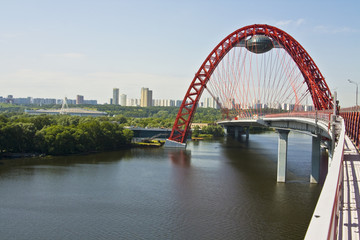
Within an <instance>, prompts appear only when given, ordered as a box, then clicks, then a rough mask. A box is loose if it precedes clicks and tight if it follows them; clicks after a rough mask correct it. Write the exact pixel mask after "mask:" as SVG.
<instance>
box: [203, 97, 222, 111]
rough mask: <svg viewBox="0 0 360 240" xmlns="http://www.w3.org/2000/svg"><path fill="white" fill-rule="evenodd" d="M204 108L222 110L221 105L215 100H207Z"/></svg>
mask: <svg viewBox="0 0 360 240" xmlns="http://www.w3.org/2000/svg"><path fill="white" fill-rule="evenodd" d="M218 101H219V98H218ZM202 107H204V108H216V109H219V108H220V106H219V104H218V103H217V101H216V100H215V99H214V98H205V99H204V102H203V106H202Z"/></svg>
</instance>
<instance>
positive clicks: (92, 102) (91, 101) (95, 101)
mask: <svg viewBox="0 0 360 240" xmlns="http://www.w3.org/2000/svg"><path fill="white" fill-rule="evenodd" d="M84 104H89V105H97V100H84Z"/></svg>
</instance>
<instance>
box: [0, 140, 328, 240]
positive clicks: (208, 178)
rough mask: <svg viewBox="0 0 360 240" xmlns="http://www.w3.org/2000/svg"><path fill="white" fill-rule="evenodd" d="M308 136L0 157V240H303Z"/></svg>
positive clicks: (308, 204) (310, 201)
mask: <svg viewBox="0 0 360 240" xmlns="http://www.w3.org/2000/svg"><path fill="white" fill-rule="evenodd" d="M310 159H311V137H309V136H306V135H301V134H294V133H290V135H289V152H288V176H287V182H286V183H277V182H276V161H277V135H276V134H275V133H266V134H257V135H250V139H249V142H245V141H242V142H239V141H234V140H231V139H221V140H217V141H200V142H190V143H189V144H188V147H187V149H186V150H171V149H164V148H156V149H140V148H137V149H130V150H123V151H117V152H106V153H98V154H91V155H81V156H62V157H45V158H32V159H17V160H0V164H1V165H0V236H1V237H0V238H1V239H16V240H20V239H181V240H183V239H196V240H198V239H303V237H304V236H305V232H306V229H307V226H308V224H309V221H310V218H311V215H312V212H313V210H314V207H315V205H316V202H317V198H318V196H319V194H320V191H321V185H320V184H319V185H317V184H310V183H309V173H310V166H311V160H310Z"/></svg>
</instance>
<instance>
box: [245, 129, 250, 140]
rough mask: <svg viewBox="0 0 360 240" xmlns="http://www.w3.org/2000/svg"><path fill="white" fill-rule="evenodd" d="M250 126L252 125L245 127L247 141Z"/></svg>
mask: <svg viewBox="0 0 360 240" xmlns="http://www.w3.org/2000/svg"><path fill="white" fill-rule="evenodd" d="M249 128H250V127H247V128H245V136H246V141H249Z"/></svg>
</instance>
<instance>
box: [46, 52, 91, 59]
mask: <svg viewBox="0 0 360 240" xmlns="http://www.w3.org/2000/svg"><path fill="white" fill-rule="evenodd" d="M45 56H47V57H61V58H73V59H76V58H83V57H86V55H85V54H83V53H76V52H69V53H60V54H46V55H45Z"/></svg>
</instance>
